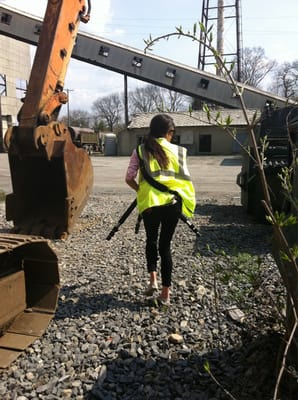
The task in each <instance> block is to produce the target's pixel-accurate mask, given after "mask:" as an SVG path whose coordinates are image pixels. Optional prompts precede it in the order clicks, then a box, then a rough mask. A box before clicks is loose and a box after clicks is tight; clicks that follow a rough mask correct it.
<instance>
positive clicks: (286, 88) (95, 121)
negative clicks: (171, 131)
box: [61, 47, 298, 133]
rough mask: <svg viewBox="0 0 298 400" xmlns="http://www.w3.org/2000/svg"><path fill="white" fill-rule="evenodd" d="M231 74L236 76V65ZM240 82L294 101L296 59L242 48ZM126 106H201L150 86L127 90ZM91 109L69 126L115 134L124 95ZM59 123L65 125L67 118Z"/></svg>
mask: <svg viewBox="0 0 298 400" xmlns="http://www.w3.org/2000/svg"><path fill="white" fill-rule="evenodd" d="M233 74H234V77H236V76H237V65H236V66H235V70H234V71H233ZM241 82H242V83H245V84H247V85H249V86H252V87H255V88H259V89H263V90H267V91H269V92H271V93H273V94H276V95H279V96H282V97H286V98H292V99H297V98H298V60H295V61H293V62H284V63H278V62H277V61H276V60H270V59H268V58H267V57H266V55H265V51H264V49H263V48H261V47H253V48H244V49H243V54H242V66H241ZM127 103H128V114H129V116H130V117H131V116H133V115H134V114H136V113H146V112H174V111H186V110H188V109H189V107H190V106H191V107H192V108H193V109H198V108H200V107H201V102H200V101H195V100H194V99H193V98H191V97H189V96H185V95H183V94H181V93H178V92H175V91H171V90H168V89H164V88H161V87H159V86H155V85H152V84H147V85H144V86H141V87H137V88H136V89H134V90H132V91H129V92H128V99H127ZM91 110H92V111H91V112H88V111H84V110H72V111H71V112H70V115H69V120H70V124H71V125H72V126H81V127H88V128H93V129H95V130H96V131H110V132H115V133H117V132H118V131H119V130H121V129H122V128H124V126H125V124H124V115H125V112H124V111H125V101H124V92H122V93H112V94H110V95H108V96H104V97H99V98H98V99H97V100H95V101H94V102H93V104H92V107H91ZM61 120H62V121H63V122H64V123H66V124H67V120H68V116H67V117H66V116H65V117H62V118H61Z"/></svg>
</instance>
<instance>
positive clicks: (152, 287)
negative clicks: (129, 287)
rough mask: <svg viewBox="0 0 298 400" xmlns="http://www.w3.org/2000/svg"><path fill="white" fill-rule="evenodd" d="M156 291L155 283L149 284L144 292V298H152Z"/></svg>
mask: <svg viewBox="0 0 298 400" xmlns="http://www.w3.org/2000/svg"><path fill="white" fill-rule="evenodd" d="M157 290H158V285H157V282H153V283H149V285H148V287H147V289H146V290H145V292H144V295H145V296H148V297H149V296H153V295H154V293H155V292H156V291H157Z"/></svg>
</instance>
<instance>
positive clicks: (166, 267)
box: [142, 203, 180, 287]
mask: <svg viewBox="0 0 298 400" xmlns="http://www.w3.org/2000/svg"><path fill="white" fill-rule="evenodd" d="M142 216H143V220H144V226H145V231H146V237H147V238H146V259H147V270H148V272H149V273H150V272H153V271H156V269H157V260H158V253H159V255H160V259H161V282H162V286H167V287H169V286H171V276H172V268H173V262H172V256H171V240H172V237H173V234H174V232H175V228H176V226H177V223H178V220H179V216H180V205H179V204H178V203H176V204H171V205H166V206H159V207H152V208H149V209H148V210H146V211H144V212H143V214H142ZM160 226H161V229H160V235H159V240H158V231H159V227H160ZM157 242H158V248H157Z"/></svg>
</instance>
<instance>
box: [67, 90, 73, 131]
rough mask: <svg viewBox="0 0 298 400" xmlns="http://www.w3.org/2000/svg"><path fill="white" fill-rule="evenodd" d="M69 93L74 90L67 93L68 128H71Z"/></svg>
mask: <svg viewBox="0 0 298 400" xmlns="http://www.w3.org/2000/svg"><path fill="white" fill-rule="evenodd" d="M69 92H73V89H66V93H67V126H70V112H69Z"/></svg>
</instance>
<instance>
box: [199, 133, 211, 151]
mask: <svg viewBox="0 0 298 400" xmlns="http://www.w3.org/2000/svg"><path fill="white" fill-rule="evenodd" d="M199 153H211V135H199Z"/></svg>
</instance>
